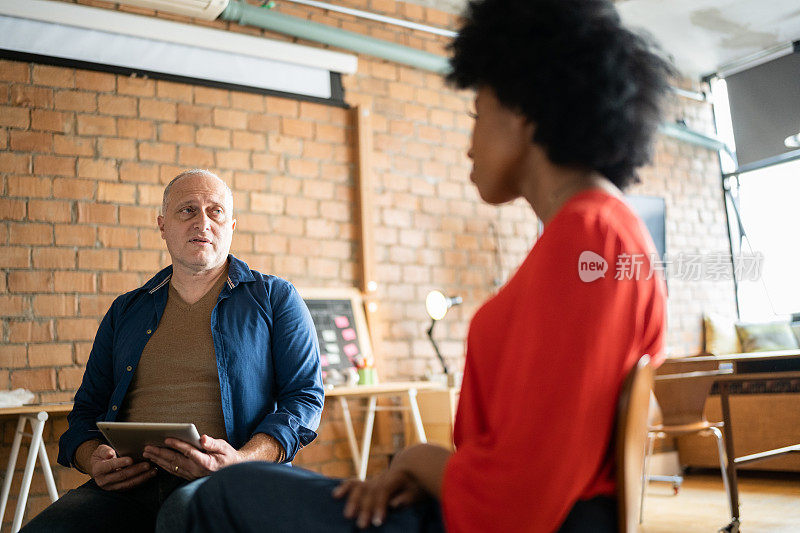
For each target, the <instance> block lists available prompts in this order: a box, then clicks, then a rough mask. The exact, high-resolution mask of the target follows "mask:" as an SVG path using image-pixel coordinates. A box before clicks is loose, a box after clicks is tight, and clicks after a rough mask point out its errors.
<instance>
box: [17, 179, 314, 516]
mask: <svg viewBox="0 0 800 533" xmlns="http://www.w3.org/2000/svg"><path fill="white" fill-rule="evenodd" d="M157 222H158V229H159V231H160V232H161V237H162V238H163V239H164V241H165V242H166V245H167V250H168V251H169V255H170V258H171V259H172V265H170V266H169V267H167V268H165V269H164V270H162V271H161V272H159V273H158V274H156V275H155V276H154V277H153V278H152V279H151V280H150V281H148V282H147V283H145V284H144V285H143V286H142V287H140V288H138V289H136V290H134V291H131V292H129V293H127V294H124V295H122V296H120V297H118V298H117V299H116V300H115V301H114V303H113V304H112V305H111V308H110V309H109V311H108V313H106V316H105V318H103V321H102V322H101V324H100V328H99V329H98V331H97V335H96V337H95V340H94V345H93V347H92V351H91V354H90V356H89V360H88V362H87V365H86V372H85V373H84V376H83V382H82V383H81V386H80V388H79V389H78V392H77V393H76V394H75V407H74V408H73V410H72V413H70V415H69V418H68V420H69V429H67V431H66V432H65V433H64V434H63V435H62V436H61V440H60V441H59V455H58V462H59V463H60V464H62V465H64V466H67V467H74V468H77V469H78V470H80V471H81V472H84V473H86V474H89V475H91V476H92V479H91V480H90V481H88V482H87V483H86V484H84V485H82V486H81V487H79V488H78V489H75V490H73V491H70V492H68V493H67V494H66V495H65V496H63V497H62V498H61V499H59V500H58V501H56V502H55V503H54V504H52V505H51V506H50V507H48V508H47V509H45V510H44V511H43V512H42V513H41V514H40V515H39V516H37V517H36V518H34V519H33V520H32V521H31V522H30V523H29V524H28V525H27V526H26V528H25V530H24V531H48V532H53V531H86V530H87V527H88V528H89V529H91V530H93V531H152V530H153V529H154V528H155V521H156V515H157V513H158V510H159V508H160V507H161V504H162V503H163V502H164V500H165V499H166V498H167V496H169V495H170V493H172V492H173V491H175V490H176V489H178V488H179V487H183V486H184V485H186V484H187V483H189V482H190V481H193V480H203V479H204V478H205V477H206V476H208V475H209V474H211V473H212V472H215V471H217V470H219V469H221V468H223V467H225V466H228V465H232V464H235V463H240V462H244V461H269V462H275V463H287V462H289V461H291V460H292V458H293V457H294V455H295V454H296V453H297V451H298V450H299V449H300V448H302V447H303V446H305V445H307V444H309V443H310V442H311V441H312V440H313V439H314V438H315V437H316V433H315V430H316V429H317V426H318V425H319V417H320V413H321V412H322V405H323V400H324V392H323V388H322V381H321V375H320V364H319V348H318V345H317V338H316V332H315V329H314V324H313V322H312V320H311V316H310V315H309V313H308V310H307V308H306V306H305V304H304V302H303V300H302V299H301V298H300V296H299V295H298V293H297V291H296V290H295V289H294V287H293V286H292V285H291V284H290V283H289V282H287V281H285V280H283V279H280V278H277V277H275V276H269V275H264V274H261V273H259V272H256V271H254V270H251V269H250V268H249V267H248V266H247V264H245V263H244V262H242V261H240V260H239V259H237V258H235V257H234V256H233V255H230V254H229V251H230V247H231V239H232V237H233V232H234V230H235V229H236V220H235V219H234V218H233V196H232V194H231V191H230V189H229V188H228V186H227V185H226V184H225V182H223V181H222V180H221V179H220V178H219V177H217V176H216V175H215V174H213V173H211V172H209V171H206V170H200V169H193V170H188V171H185V172H182V173H181V174H179V175H178V176H177V177H176V178H175V179H173V180H172V181H171V182H170V183H169V184H168V185H167V187H166V188H165V190H164V200H163V204H162V207H161V214H160V215H159V216H158V219H157ZM101 420H104V421H130V422H192V423H194V424H195V426H196V427H197V429H198V431H199V432H200V434H201V435H202V437H201V445H202V447H203V450H198V449H196V448H194V447H192V446H190V445H189V444H187V443H185V442H182V441H179V440H174V439H167V441H166V442H165V444H166V446H167V447H154V446H147V447H146V448H145V449H144V457H145V460H144V461H139V462H136V461H134V460H133V459H131V458H130V457H118V456H117V454H116V453H115V451H114V449H113V448H111V447H110V446H109V445H108V444H107V443H106V442H105V440H104V439H103V436H102V435H101V434H100V432H99V431H98V429H97V426H96V422H97V421H101ZM200 482H201V481H196V482H194V483H192V484H190V485H188V486H187V487H184V488H182V489H181V490H182V491H187V490H189V491H190V490H193V489H190V488H191V487H196V486H197V485H198V484H199V483H200ZM176 496H177V494H176Z"/></svg>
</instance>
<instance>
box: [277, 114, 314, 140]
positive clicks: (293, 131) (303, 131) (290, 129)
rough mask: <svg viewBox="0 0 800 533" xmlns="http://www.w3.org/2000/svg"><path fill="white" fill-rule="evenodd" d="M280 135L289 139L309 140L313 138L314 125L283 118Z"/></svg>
mask: <svg viewBox="0 0 800 533" xmlns="http://www.w3.org/2000/svg"><path fill="white" fill-rule="evenodd" d="M281 133H283V134H284V135H289V136H291V137H299V138H301V139H311V138H313V137H314V123H313V122H308V121H305V120H298V119H294V118H287V117H284V118H282V119H281Z"/></svg>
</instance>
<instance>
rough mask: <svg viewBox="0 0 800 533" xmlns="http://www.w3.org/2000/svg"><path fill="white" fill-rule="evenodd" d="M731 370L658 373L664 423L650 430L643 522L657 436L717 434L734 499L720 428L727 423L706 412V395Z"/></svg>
mask: <svg viewBox="0 0 800 533" xmlns="http://www.w3.org/2000/svg"><path fill="white" fill-rule="evenodd" d="M731 372H732V371H731V370H723V371H720V370H713V371H706V372H688V373H684V374H667V375H663V376H656V378H655V387H654V392H655V397H656V401H657V406H658V407H660V409H661V422H660V423H654V424H652V425H650V426H649V427H648V431H647V453H646V454H645V461H644V469H643V471H642V484H641V489H642V494H641V497H640V502H639V523H641V522H642V519H643V514H644V492H645V488H646V486H647V480H648V474H649V467H650V456H651V455H652V454H653V446H654V444H655V440H656V439H663V438H666V437H675V436H679V435H688V434H691V433H699V434H700V435H713V436H714V437H716V439H717V451H718V452H719V467H720V471H721V473H722V481H723V483H724V485H725V493H726V494H727V496H728V501H729V502H730V501H731V490H730V486H729V485H728V472H727V464H728V459H727V456H726V454H725V445H724V442H723V440H722V432H721V431H720V430H719V428H721V427H722V425H723V423H722V422H709V421H708V420H706V417H705V414H704V413H703V409H704V407H705V403H706V398H707V397H708V393H709V391H710V390H711V386H712V385H713V384H714V381H715V380H716V379H717V378H718V377H719V376H721V375H724V374H730V373H731ZM731 518H733V508H731Z"/></svg>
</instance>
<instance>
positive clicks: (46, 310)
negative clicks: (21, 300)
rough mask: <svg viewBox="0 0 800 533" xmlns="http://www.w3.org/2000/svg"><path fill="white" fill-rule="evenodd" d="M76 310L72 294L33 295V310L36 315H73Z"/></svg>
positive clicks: (74, 298)
mask: <svg viewBox="0 0 800 533" xmlns="http://www.w3.org/2000/svg"><path fill="white" fill-rule="evenodd" d="M77 310H78V305H77V300H76V297H75V296H74V295H67V294H37V295H36V296H34V297H33V312H34V313H35V314H36V316H37V317H45V316H75V314H76V312H77Z"/></svg>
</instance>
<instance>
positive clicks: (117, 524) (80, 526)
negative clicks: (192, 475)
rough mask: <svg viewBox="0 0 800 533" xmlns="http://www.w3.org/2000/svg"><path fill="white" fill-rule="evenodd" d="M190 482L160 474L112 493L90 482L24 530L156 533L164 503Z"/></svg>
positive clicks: (44, 512)
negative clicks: (150, 532)
mask: <svg viewBox="0 0 800 533" xmlns="http://www.w3.org/2000/svg"><path fill="white" fill-rule="evenodd" d="M184 484H186V480H184V479H181V478H178V477H175V476H173V475H171V474H168V473H166V472H164V471H163V470H159V471H158V473H157V474H156V477H154V478H153V479H150V480H148V481H147V482H145V483H144V484H142V485H139V486H138V487H134V488H132V489H130V490H126V491H108V490H103V489H101V488H100V487H98V486H97V484H96V483H95V482H94V480H89V481H88V482H86V483H84V484H83V485H81V486H80V487H78V488H77V489H73V490H71V491H69V492H67V493H66V494H64V495H63V496H62V497H61V498H59V499H58V500H56V501H55V502H53V503H52V504H51V505H50V506H49V507H47V508H46V509H45V510H44V511H42V512H41V513H39V514H38V515H36V517H34V518H33V520H31V521H30V522H28V524H27V525H26V526H25V527H23V528H22V532H23V533H34V532H47V533H71V532H76V533H77V532H85V531H97V532H103V531H109V532H112V531H113V532H120V533H122V532H127V531H130V532H137V533H141V532H147V531H154V530H155V527H156V516H157V515H158V510H159V508H160V507H161V504H162V503H164V500H166V499H167V497H168V496H169V495H170V494H171V493H172V492H173V491H174V490H175V489H177V488H179V487H181V486H183V485H184Z"/></svg>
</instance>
